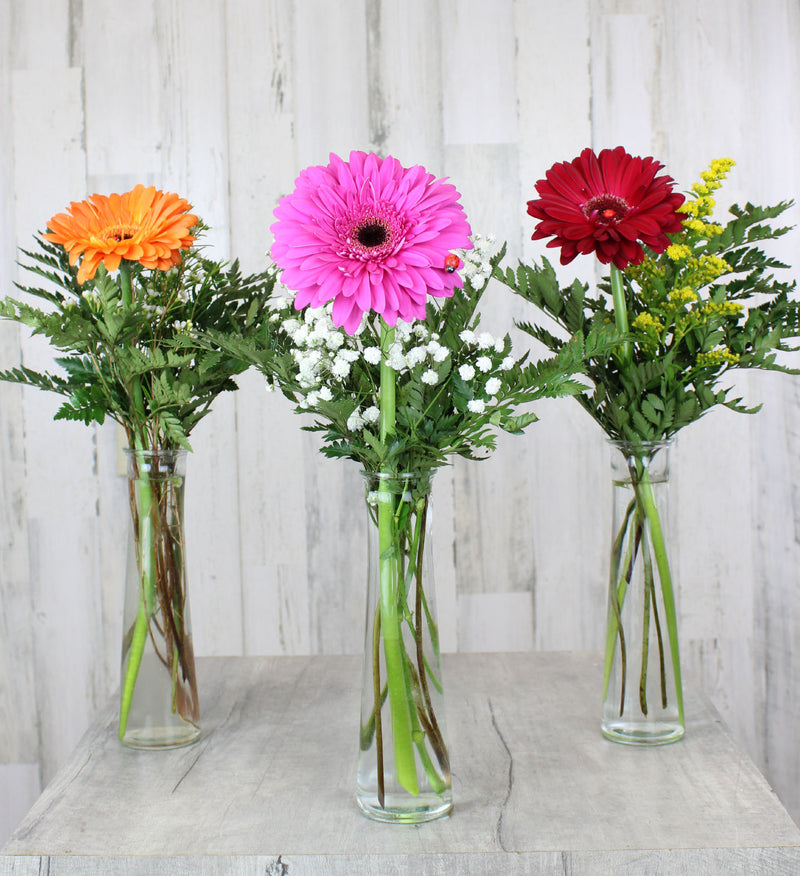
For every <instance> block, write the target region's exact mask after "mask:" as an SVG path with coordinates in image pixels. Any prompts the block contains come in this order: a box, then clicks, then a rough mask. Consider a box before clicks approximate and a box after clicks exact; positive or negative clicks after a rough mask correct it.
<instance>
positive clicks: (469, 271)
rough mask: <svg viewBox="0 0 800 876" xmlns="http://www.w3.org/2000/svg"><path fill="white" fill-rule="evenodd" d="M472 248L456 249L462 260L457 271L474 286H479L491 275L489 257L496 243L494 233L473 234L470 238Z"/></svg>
mask: <svg viewBox="0 0 800 876" xmlns="http://www.w3.org/2000/svg"><path fill="white" fill-rule="evenodd" d="M470 240H471V241H472V249H467V250H458V251H457V255H458V256H460V258H461V260H462V261H463V263H464V264H463V266H462V267H461V270H460V271H459V273H460V274H461V276H462V277H463V278H464V279H465V280H469V282H470V283H472V285H473V286H475V287H481V286H483V285H484V284H485V283H487V282H488V281H489V278H490V277H491V276H492V265H491V262H490V258H491V255H492V250H493V249H494V245H495V243H496V240H497V239H496V238H495V236H494V234H488V235H485V236H484V235H482V234H473V235H472V237H471V238H470Z"/></svg>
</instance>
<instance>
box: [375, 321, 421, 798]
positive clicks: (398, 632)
mask: <svg viewBox="0 0 800 876" xmlns="http://www.w3.org/2000/svg"><path fill="white" fill-rule="evenodd" d="M393 341H394V329H393V328H389V326H387V325H386V324H385V323H384V322H383V320H381V390H380V411H381V416H380V433H381V443H382V444H383V445H384V447H385V446H386V443H387V441H388V439H389V438H391V436H392V435H394V431H395V416H396V412H395V373H394V371H393V370H392V369H391V368H389V365H388V364H387V361H386V360H387V350H388V348H389V346H390V344H391V343H392V342H393ZM383 473H384V474H388V475H391V471H386V470H385V469H384V471H383ZM397 498H398V497H396V496H395V495H394V494H393V493H392V491H391V489H389V488H388V485H386V484H384V483H383V481H381V482H380V483H379V484H378V552H379V553H378V555H379V560H378V562H379V569H380V599H379V604H380V620H381V636H382V638H383V648H384V654H385V657H386V683H387V686H388V688H389V709H390V712H391V716H392V739H393V741H394V765H395V772H396V774H397V781H398V782H399V783H400V784H401V785H402V786H403V787H404V788H405V789H406V790H407V791H408V792H409V793H410V794H415V795H416V794H419V782H418V779H417V766H416V761H415V758H414V742H413V733H412V718H411V695H410V690H409V680H408V678H407V668H406V665H405V664H406V655H405V648H404V646H403V631H402V621H403V612H402V611H401V609H400V597H401V586H402V582H401V581H400V579H399V556H398V551H397V546H396V544H395V534H396V533H395V530H396V521H395V501H396V499H397ZM400 501H402V498H400Z"/></svg>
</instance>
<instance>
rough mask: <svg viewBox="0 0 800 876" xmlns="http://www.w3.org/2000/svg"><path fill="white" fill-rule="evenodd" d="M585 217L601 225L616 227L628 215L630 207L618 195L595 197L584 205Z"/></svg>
mask: <svg viewBox="0 0 800 876" xmlns="http://www.w3.org/2000/svg"><path fill="white" fill-rule="evenodd" d="M582 209H583V215H584V216H585V217H586V218H587V219H588V220H589V221H590V222H597V223H598V224H599V225H616V223H617V222H619V221H620V220H622V219H624V218H625V216H626V215H627V214H628V211H629V210H630V207H629V206H628V202H627V201H626V200H625V199H624V198H620V197H618V196H617V195H609V194H602V195H595V196H594V197H593V198H589V200H588V201H587V202H586V203H585V204H584V205H583V207H582Z"/></svg>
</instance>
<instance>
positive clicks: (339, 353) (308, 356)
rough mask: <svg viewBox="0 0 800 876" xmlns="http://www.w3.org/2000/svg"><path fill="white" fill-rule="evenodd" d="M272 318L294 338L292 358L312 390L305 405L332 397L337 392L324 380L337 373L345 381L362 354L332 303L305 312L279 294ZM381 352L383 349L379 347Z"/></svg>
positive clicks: (304, 385) (305, 385)
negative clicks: (334, 316) (349, 343)
mask: <svg viewBox="0 0 800 876" xmlns="http://www.w3.org/2000/svg"><path fill="white" fill-rule="evenodd" d="M269 308H270V310H271V311H272V315H271V316H270V322H273V323H274V322H280V329H281V330H282V331H283V332H285V333H286V334H287V335H288V336H289V338H290V339H291V342H292V347H293V348H292V358H293V359H294V361H295V364H296V365H297V382H298V383H299V384H300V386H301V387H302V388H303V389H307V390H308V393H307V395H306V396H305V398H304V399H303V400H302V401H301V402H300V405H301V407H306V408H312V407H314V406H315V405H317V404H318V403H319V402H320V401H330V400H331V399H332V398H333V393H332V391H331V389H330V387H329V386H328V385H327V384H325V385H322V384H323V381H325V380H326V378H329V377H333V378H335V379H336V380H337V381H339V382H342V381H344V380H346V379H347V378H348V377H349V376H350V369H351V368H352V365H353V362H355V361H356V360H357V359H358V358H359V357H360V356H361V353H359V352H358V351H357V350H353V349H350V348H348V347H347V346H346V343H347V336H346V334H345V332H344V331H343V330H342V329H339V328H337V327H336V326H335V325H334V324H333V320H332V319H331V308H332V305H327V306H326V307H319V308H312V307H307V308H306V309H305V310H304V311H303V313H302V314H296V315H295V311H293V310H292V306H291V300H290V299H289V298H288V297H285V296H282V295H278V296H275V297H273V299H272V301H271V302H270V304H269ZM379 353H380V351H379Z"/></svg>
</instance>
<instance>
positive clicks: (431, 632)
mask: <svg viewBox="0 0 800 876" xmlns="http://www.w3.org/2000/svg"><path fill="white" fill-rule="evenodd" d="M458 199H459V195H458V192H457V191H456V189H455V188H454V187H453V186H452V185H450V184H449V183H446V182H445V181H443V180H437V179H435V178H434V177H433V176H432V175H431V174H429V173H427V172H426V171H425V170H424V169H423V168H422V167H419V166H417V167H412V168H405V167H403V166H402V165H401V164H400V163H399V162H398V161H396V160H395V159H393V158H385V159H382V158H379V157H378V156H376V155H374V154H370V155H368V154H365V153H363V152H353V153H351V154H350V157H349V161H345V160H343V159H342V158H340V157H338V156H336V155H331V157H330V163H329V164H328V165H327V166H319V167H310V168H307V169H306V170H304V171H303V172H302V173H301V175H300V177H299V178H298V180H297V183H296V188H295V190H294V192H293V193H291V194H290V195H287V196H286V197H285V198H284V199H283V200H282V201H281V202H280V204H279V205H278V207H277V208H276V210H275V215H276V217H277V220H278V221H277V222H276V223H275V224H274V225H273V226H272V231H273V233H274V237H275V241H274V244H273V246H272V251H271V254H272V257H273V259H274V260H275V262H276V263H277V266H278V268H279V269H281V271H282V275H281V280H282V282H283V283H284V284H285V286H286V287H288V289H291V290H293V291H294V295H292V293H290V292H287V293H286V294H285V295H283V296H281V295H276V297H275V298H274V300H273V301H272V303H271V304H270V307H271V308H272V309H273V314H272V316H271V317H270V322H271V325H270V341H269V344H268V346H267V347H266V348H263V349H262V348H257V347H254V346H253V345H247V344H239V345H234V346H232V347H231V350H232V352H235V353H236V354H237V355H240V356H242V357H245V358H249V359H250V360H251V361H253V362H254V363H255V364H256V365H257V366H258V367H259V368H261V370H262V371H264V373H265V374H266V376H267V378H268V381H269V384H270V385H272V386H274V387H276V388H278V389H280V390H281V391H282V392H283V393H284V395H285V396H287V397H288V398H289V399H291V400H292V401H293V402H294V404H295V406H296V408H295V409H296V411H297V412H298V413H305V414H307V415H310V416H311V417H312V418H313V420H312V422H310V423H309V424H307V425H306V426H304V428H305V429H308V430H311V431H315V432H319V433H321V434H322V437H323V442H324V443H323V446H322V453H323V454H325V455H326V456H328V457H333V458H346V459H352V460H354V461H356V462H357V463H359V465H360V466H361V468H362V470H363V474H364V480H365V493H366V510H367V520H368V524H367V525H368V529H369V533H370V551H369V566H370V571H369V577H368V584H369V593H368V599H367V632H366V647H365V661H364V686H363V697H362V718H361V733H360V758H359V772H358V802H359V805H360V807H361V809H362V810H363V811H364V812H365V813H366V814H367V815H369V816H370V817H372V818H375V819H378V820H383V821H409V822H414V821H426V820H429V819H431V818H436V817H439V816H440V815H444V814H446V813H447V812H449V811H450V809H451V807H452V794H451V786H450V766H449V756H448V752H447V745H446V741H445V734H444V728H443V722H442V715H441V694H442V682H441V673H440V660H439V638H438V631H437V624H436V614H435V607H434V593H433V588H432V583H431V580H430V572H431V565H430V554H431V547H430V520H431V508H430V495H431V482H432V479H433V476H434V473H435V471H436V470H437V469H438V468H439V467H440V466H442V465H445V464H446V463H447V462H448V460H449V459H450V458H451V457H452V456H453V455H456V454H457V455H461V456H464V457H466V458H469V459H477V458H482V457H483V456H485V455H487V454H488V452H489V451H490V450H491V449H492V448H493V447H494V446H495V433H496V432H497V431H498V430H505V431H507V432H512V433H517V432H520V431H522V429H523V428H524V427H525V426H527V425H528V424H529V423H531V422H533V421H534V420H535V419H536V418H535V416H534V414H533V413H531V412H530V411H524V412H521V413H518V412H517V411H516V408H517V407H518V406H519V405H522V404H524V403H527V402H531V401H534V400H535V399H538V398H541V397H543V396H556V395H561V394H564V393H568V392H574V391H576V390H577V389H578V388H579V387H578V385H577V384H575V383H574V382H573V381H572V380H571V379H570V375H571V374H572V373H573V372H574V371H575V370H577V368H578V367H579V365H580V361H581V356H582V352H583V350H582V347H581V345H580V344H579V343H575V344H571V345H567V346H566V347H565V348H564V349H563V350H562V351H560V353H559V355H558V356H556V357H555V358H554V359H553V360H551V361H548V362H545V363H540V364H533V363H526V362H525V361H524V358H523V359H522V360H519V361H517V360H516V359H515V358H514V356H513V355H512V352H511V341H510V339H509V337H508V336H506V337H503V338H496V337H493V336H491V335H489V334H488V333H486V332H481V331H479V316H478V313H477V307H478V304H479V302H480V300H481V296H482V294H483V291H484V289H485V287H486V285H487V283H488V281H489V278H490V276H491V274H492V272H493V270H494V268H495V266H496V265H497V263H498V261H499V260H500V258H501V257H502V252H500V253H498V254H496V255H494V256H491V255H490V253H489V251H488V249H487V247H488V246H489V241H488V240H485V239H481V238H477V237H476V238H473V239H472V241H471V240H470V236H469V235H470V228H469V226H468V224H467V221H466V217H465V215H464V212H463V209H462V207H461V205H460V203H459V201H458ZM473 243H474V248H473Z"/></svg>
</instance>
